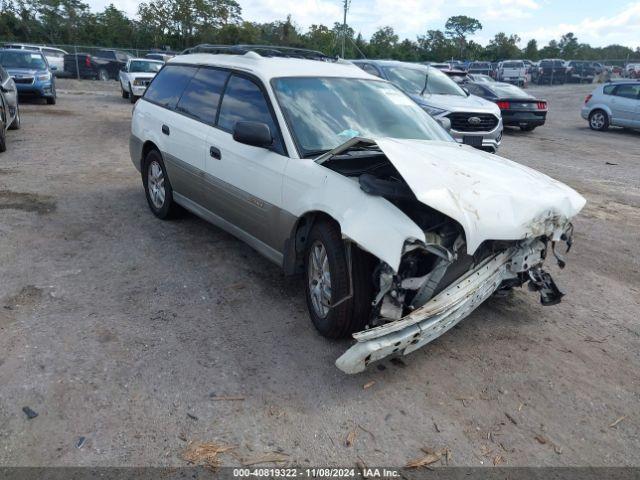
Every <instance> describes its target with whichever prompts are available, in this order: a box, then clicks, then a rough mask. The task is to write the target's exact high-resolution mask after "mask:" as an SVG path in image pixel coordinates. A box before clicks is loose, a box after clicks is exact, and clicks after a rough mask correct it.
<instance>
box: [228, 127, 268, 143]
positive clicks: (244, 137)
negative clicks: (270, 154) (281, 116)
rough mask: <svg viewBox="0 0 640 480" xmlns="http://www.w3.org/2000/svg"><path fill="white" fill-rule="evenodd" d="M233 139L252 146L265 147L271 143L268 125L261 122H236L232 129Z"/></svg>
mask: <svg viewBox="0 0 640 480" xmlns="http://www.w3.org/2000/svg"><path fill="white" fill-rule="evenodd" d="M233 139H234V140H235V141H236V142H239V143H244V144H246V145H251V146H254V147H262V148H267V147H270V146H271V145H273V137H272V136H271V130H270V129H269V126H268V125H267V124H266V123H261V122H237V123H236V126H235V127H234V129H233Z"/></svg>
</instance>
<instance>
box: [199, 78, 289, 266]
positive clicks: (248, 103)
mask: <svg viewBox="0 0 640 480" xmlns="http://www.w3.org/2000/svg"><path fill="white" fill-rule="evenodd" d="M239 121H249V122H261V123H265V124H267V125H268V126H269V129H270V130H271V134H272V136H273V138H274V141H273V145H272V146H271V148H269V149H266V148H259V147H253V146H250V145H245V144H242V143H239V142H236V141H235V140H234V139H233V129H234V128H235V124H236V123H237V122H239ZM208 140H209V142H208V146H209V152H208V153H209V155H208V156H207V159H206V188H207V208H208V209H209V210H210V211H212V212H214V213H216V214H217V215H219V216H220V217H222V218H223V219H224V220H226V221H228V222H230V223H231V224H232V225H233V226H235V227H237V228H238V229H240V230H242V231H243V232H245V233H246V234H248V235H249V236H250V237H252V238H249V239H247V238H245V240H246V241H248V242H249V243H252V239H257V240H258V241H259V242H261V243H262V244H264V245H267V246H268V247H271V249H273V251H274V252H273V253H274V255H275V256H274V259H275V260H278V259H277V255H278V254H279V253H280V252H282V250H283V245H279V244H278V243H279V239H280V238H282V237H281V235H280V232H277V231H275V229H276V228H275V226H276V225H278V224H279V223H280V222H279V220H280V215H281V213H282V212H281V209H280V207H281V205H282V175H283V172H284V169H285V167H286V165H287V162H288V160H289V159H288V157H287V156H286V153H285V148H284V142H283V140H282V136H281V134H280V129H279V127H278V124H277V121H276V120H275V116H274V114H273V108H272V105H271V101H270V99H269V96H268V94H267V91H266V88H265V87H264V85H263V84H262V83H261V82H260V81H259V80H258V79H255V78H253V77H250V76H246V75H244V74H240V73H233V74H232V75H231V77H230V78H229V81H228V83H227V86H226V88H225V92H224V95H223V97H222V101H221V104H220V111H219V113H218V121H217V128H216V129H211V131H210V135H209V139H208ZM254 246H256V245H255V244H254ZM257 247H258V248H259V247H260V246H259V245H258V246H257ZM262 251H263V252H264V251H265V250H264V248H263V249H262ZM275 252H277V253H275Z"/></svg>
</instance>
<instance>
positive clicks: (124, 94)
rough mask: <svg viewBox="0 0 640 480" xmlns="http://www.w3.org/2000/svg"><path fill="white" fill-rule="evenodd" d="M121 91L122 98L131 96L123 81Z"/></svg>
mask: <svg viewBox="0 0 640 480" xmlns="http://www.w3.org/2000/svg"><path fill="white" fill-rule="evenodd" d="M120 92H121V93H122V98H129V92H127V91H126V90H125V89H124V87H123V86H122V83H120Z"/></svg>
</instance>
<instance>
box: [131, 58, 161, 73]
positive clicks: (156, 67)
mask: <svg viewBox="0 0 640 480" xmlns="http://www.w3.org/2000/svg"><path fill="white" fill-rule="evenodd" d="M161 68H162V63H160V62H147V61H144V60H134V61H132V62H131V65H129V71H130V72H132V73H158V72H159V71H160V69H161Z"/></svg>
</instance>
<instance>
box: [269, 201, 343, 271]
mask: <svg viewBox="0 0 640 480" xmlns="http://www.w3.org/2000/svg"><path fill="white" fill-rule="evenodd" d="M323 220H324V221H328V222H333V223H335V224H336V225H337V226H338V228H339V230H340V233H342V227H341V225H340V222H339V221H338V220H337V219H336V218H334V217H332V216H331V215H330V214H328V213H327V212H324V211H322V210H310V211H308V212H305V213H304V214H302V215H301V216H300V217H298V219H297V220H296V222H295V223H294V224H293V227H292V228H291V231H290V233H289V235H288V237H287V238H286V240H285V242H284V255H283V260H282V268H283V270H284V273H285V275H295V274H298V273H302V271H303V270H304V251H305V249H306V246H307V239H308V237H309V232H310V231H311V229H312V228H313V226H314V225H315V224H316V223H317V222H319V221H323Z"/></svg>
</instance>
